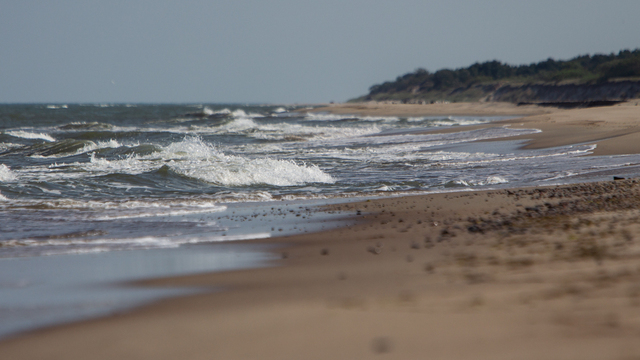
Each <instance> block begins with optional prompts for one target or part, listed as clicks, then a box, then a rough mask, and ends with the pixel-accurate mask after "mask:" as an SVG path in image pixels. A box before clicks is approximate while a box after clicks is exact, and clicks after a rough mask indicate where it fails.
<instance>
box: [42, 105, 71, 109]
mask: <svg viewBox="0 0 640 360" xmlns="http://www.w3.org/2000/svg"><path fill="white" fill-rule="evenodd" d="M68 108H69V106H68V105H47V109H54V110H55V109H68Z"/></svg>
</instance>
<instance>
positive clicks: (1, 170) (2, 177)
mask: <svg viewBox="0 0 640 360" xmlns="http://www.w3.org/2000/svg"><path fill="white" fill-rule="evenodd" d="M17 178H18V177H17V176H16V174H15V173H14V172H13V171H11V169H10V168H9V167H8V166H7V165H5V164H0V182H8V181H14V180H16V179H17ZM5 199H6V198H5Z"/></svg>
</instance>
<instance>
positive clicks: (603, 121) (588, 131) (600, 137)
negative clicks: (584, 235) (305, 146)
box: [312, 101, 640, 155]
mask: <svg viewBox="0 0 640 360" xmlns="http://www.w3.org/2000/svg"><path fill="white" fill-rule="evenodd" d="M312 111H313V112H329V113H334V114H350V113H353V112H355V113H357V114H360V115H365V116H366V115H369V116H392V115H393V116H401V117H402V116H406V117H410V116H438V115H470V116H473V115H477V116H503V115H504V116H506V115H513V116H515V118H514V119H509V120H499V121H493V122H491V123H488V124H482V125H471V126H465V127H464V129H465V130H466V131H470V130H478V129H486V128H491V127H498V126H510V127H512V128H516V129H531V128H535V129H539V130H542V132H541V133H538V134H532V135H531V134H530V135H522V136H515V137H508V138H505V139H508V140H527V143H526V144H525V145H524V146H523V149H544V148H550V147H557V146H566V145H575V144H584V143H593V144H597V147H596V149H595V150H594V151H593V154H592V155H624V154H638V153H640V146H638V144H640V106H638V101H627V102H624V103H620V104H617V105H613V106H605V107H593V108H586V109H569V110H563V109H555V108H548V107H541V106H536V105H526V106H517V105H513V104H510V103H450V104H429V105H413V104H382V103H363V104H360V103H357V104H334V105H331V106H328V107H320V108H316V109H313V110H312ZM457 131H460V128H459V127H453V128H442V129H436V130H432V131H428V133H432V134H437V133H451V132H457Z"/></svg>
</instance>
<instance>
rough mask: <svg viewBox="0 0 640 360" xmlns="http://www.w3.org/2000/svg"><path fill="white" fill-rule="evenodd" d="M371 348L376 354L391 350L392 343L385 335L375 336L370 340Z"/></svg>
mask: <svg viewBox="0 0 640 360" xmlns="http://www.w3.org/2000/svg"><path fill="white" fill-rule="evenodd" d="M371 349H372V350H373V352H374V353H376V354H386V353H389V352H391V350H393V343H392V341H391V339H390V338H389V337H387V336H382V337H377V338H375V339H373V341H372V342H371Z"/></svg>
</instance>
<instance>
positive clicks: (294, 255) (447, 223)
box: [0, 180, 640, 359]
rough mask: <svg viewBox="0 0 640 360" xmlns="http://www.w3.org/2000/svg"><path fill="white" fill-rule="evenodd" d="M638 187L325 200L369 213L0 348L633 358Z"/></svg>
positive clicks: (12, 353) (96, 354)
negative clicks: (258, 261)
mask: <svg viewBox="0 0 640 360" xmlns="http://www.w3.org/2000/svg"><path fill="white" fill-rule="evenodd" d="M639 198H640V182H638V181H637V180H624V181H615V182H614V181H609V182H600V183H589V184H573V185H567V186H556V187H554V186H552V187H545V188H526V189H510V190H487V191H474V192H455V193H440V194H431V195H416V196H405V197H399V198H382V199H374V200H370V201H364V202H360V203H346V204H336V205H328V211H344V212H347V213H349V212H350V213H353V214H354V215H355V216H358V217H359V218H360V222H359V223H358V224H357V225H355V226H351V227H346V228H339V229H334V230H329V231H326V232H321V233H313V234H305V235H295V236H289V237H283V238H274V239H269V240H256V241H250V242H252V243H271V244H277V245H279V246H282V247H281V248H279V250H278V251H277V254H279V255H280V257H281V260H280V263H281V264H282V265H283V266H276V267H270V268H262V269H259V270H240V271H230V272H222V273H208V274H197V275H190V276H183V277H173V278H164V279H150V280H144V281H140V282H138V283H137V284H138V285H144V286H150V287H153V288H164V287H172V288H176V287H186V288H199V289H206V288H213V287H217V288H220V287H223V288H225V289H226V291H223V292H220V293H216V294H198V295H192V296H184V297H179V298H173V299H167V300H162V301H159V302H157V303H155V304H151V305H148V306H144V307H142V308H138V309H135V310H133V311H131V312H128V313H123V314H119V315H116V316H111V317H107V318H102V319H96V320H89V321H85V322H81V323H75V324H69V325H63V326H60V327H56V328H50V329H43V330H37V331H34V332H32V333H29V334H25V335H24V336H21V337H18V338H14V339H8V340H5V341H2V342H0V355H1V356H3V357H7V358H13V359H21V358H25V359H27V358H28V359H33V358H65V359H80V358H86V357H87V356H88V354H91V357H92V358H96V359H101V358H104V359H107V358H115V357H117V358H148V357H154V358H159V359H171V358H175V357H176V356H183V357H184V356H185V355H184V354H189V355H188V356H187V357H188V358H201V357H207V356H214V357H217V358H262V359H289V358H291V359H294V358H308V357H310V358H336V357H340V356H344V355H347V357H349V358H356V359H359V358H363V359H364V358H370V357H373V356H375V355H379V354H386V353H388V354H389V355H390V356H392V357H394V358H411V357H416V356H419V355H420V354H425V353H427V352H433V351H436V353H437V354H439V355H438V356H437V357H443V358H450V359H457V358H460V359H463V358H470V357H473V358H490V357H492V358H513V357H518V358H525V359H536V358H541V357H547V358H548V357H554V358H577V357H582V358H586V359H596V358H616V357H615V356H612V355H614V354H618V353H620V354H621V356H620V358H625V357H623V356H622V355H624V356H629V357H630V356H632V355H638V354H640V344H638V343H637V341H636V340H637V333H638V332H640V288H638V286H637V283H638V281H639V280H640V266H638V265H637V264H638V260H639V259H640V223H638V221H637V220H638V219H639V218H640V212H639V211H638V210H636V204H637V201H638V199H639ZM358 213H359V215H358ZM176 329H179V330H176ZM454 334H455V336H454ZM103 339H109V341H108V342H106V343H105V342H104V341H103ZM463 344H464V346H462V345H463Z"/></svg>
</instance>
